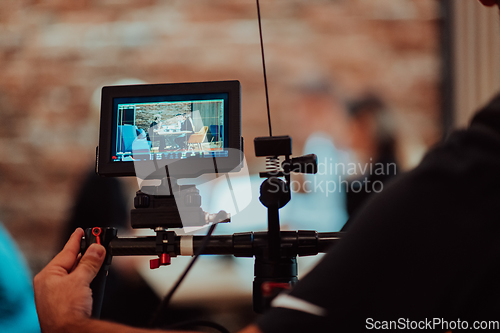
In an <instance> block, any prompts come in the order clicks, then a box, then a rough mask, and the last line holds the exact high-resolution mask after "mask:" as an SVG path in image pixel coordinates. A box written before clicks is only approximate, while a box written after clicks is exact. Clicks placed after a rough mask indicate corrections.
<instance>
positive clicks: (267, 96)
mask: <svg viewBox="0 0 500 333" xmlns="http://www.w3.org/2000/svg"><path fill="white" fill-rule="evenodd" d="M257 16H258V18H259V34H260V50H261V53H262V69H263V70H264V86H265V89H266V103H267V122H268V124H269V136H273V130H272V129H271V111H269V93H268V91H267V74H266V59H265V57H264V41H263V39H262V24H261V23H260V6H259V0H257Z"/></svg>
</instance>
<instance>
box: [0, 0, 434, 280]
mask: <svg viewBox="0 0 500 333" xmlns="http://www.w3.org/2000/svg"><path fill="white" fill-rule="evenodd" d="M261 10H262V16H263V30H264V42H265V46H266V57H267V68H268V79H269V86H270V99H271V111H272V119H273V121H274V123H273V134H290V135H292V136H293V138H294V150H295V153H297V154H299V153H300V150H301V148H302V146H303V144H304V141H305V139H306V138H307V136H308V135H309V134H311V132H312V131H314V130H317V129H321V130H324V131H333V130H332V129H331V128H334V126H333V125H332V127H331V128H329V127H328V122H323V125H312V124H313V123H308V122H307V121H306V122H304V121H303V119H304V117H302V116H301V115H298V114H297V112H298V111H295V110H296V109H297V108H296V105H297V103H299V99H300V97H299V95H300V92H299V90H298V88H297V87H300V86H301V85H302V84H303V83H304V82H306V81H308V80H311V79H314V78H321V80H327V81H329V82H332V83H333V84H334V85H335V86H336V88H337V90H338V91H339V92H340V93H341V94H342V95H345V96H347V97H353V96H356V95H357V94H359V93H361V92H364V91H366V90H371V91H376V92H378V93H380V94H381V95H382V96H383V97H384V98H385V99H386V100H387V101H388V103H389V106H390V107H391V109H392V110H393V113H394V116H395V119H396V120H397V125H398V129H399V133H403V134H404V135H400V137H401V140H400V141H401V142H402V145H403V147H406V148H407V149H406V150H405V152H409V154H410V155H411V152H412V150H411V148H412V147H425V146H428V145H429V144H432V143H433V142H435V141H436V139H437V138H438V137H439V134H440V129H439V116H440V115H439V89H438V87H439V84H440V81H439V80H440V78H439V70H440V57H439V44H438V41H439V31H438V25H439V20H440V17H439V10H438V2H437V1H435V0H376V1H374V0H330V1H327V0H286V1H285V0H273V1H266V0H262V4H261ZM257 29H258V25H257V21H256V10H255V3H254V1H253V0H178V1H160V0H157V1H155V0H71V1H67V0H30V1H28V0H24V1H23V0H15V1H14V0H4V1H1V2H0V70H1V75H0V115H1V117H0V154H1V156H2V158H1V159H0V220H1V221H2V222H3V223H4V224H5V225H6V226H7V228H8V229H9V230H10V231H11V232H12V234H13V235H14V236H15V238H16V239H17V241H18V242H19V244H20V245H21V248H22V249H23V251H24V252H25V254H26V255H27V256H28V258H29V260H30V264H31V266H32V267H33V269H34V270H35V271H36V270H38V269H39V268H40V267H41V266H42V265H44V264H45V263H46V262H47V260H48V259H49V258H50V257H51V256H52V255H53V254H54V251H55V249H56V245H57V244H58V243H57V242H56V241H55V240H56V238H57V237H58V236H59V231H58V230H59V229H58V228H59V227H60V226H61V225H62V223H64V220H65V218H66V216H67V213H68V210H69V209H70V208H71V205H72V201H73V197H74V194H75V191H76V189H77V187H78V184H79V182H80V181H81V179H82V174H83V173H85V172H86V171H87V170H89V169H90V168H92V166H93V163H94V151H95V146H96V145H97V133H98V132H97V130H98V101H99V93H98V90H99V89H100V87H102V86H103V85H106V84H112V83H113V82H116V81H118V80H121V79H127V78H132V79H138V80H142V81H144V82H148V83H160V82H185V81H204V80H226V79H238V80H240V81H241V84H242V124H243V135H244V137H245V138H246V152H247V158H249V162H250V167H251V170H252V171H256V170H257V167H258V166H259V165H257V164H256V163H255V160H254V159H253V158H252V155H253V147H252V144H251V143H252V139H253V137H255V136H263V135H267V122H266V114H265V112H266V111H265V95H264V87H263V79H262V68H261V66H262V65H261V58H260V48H259V37H258V30H257ZM96 91H97V93H96ZM96 101H97V102H96ZM325 124H326V125H325ZM315 126H323V127H322V128H315ZM332 135H334V133H332ZM418 154H419V152H417V156H418ZM132 196H133V193H131V197H132Z"/></svg>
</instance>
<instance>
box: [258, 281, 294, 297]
mask: <svg viewBox="0 0 500 333" xmlns="http://www.w3.org/2000/svg"><path fill="white" fill-rule="evenodd" d="M291 287H292V286H291V285H290V283H287V282H264V283H263V284H262V286H261V290H262V294H263V295H264V296H271V295H273V294H274V293H275V292H276V291H278V292H281V291H282V290H284V289H290V288H291ZM278 289H279V290H278Z"/></svg>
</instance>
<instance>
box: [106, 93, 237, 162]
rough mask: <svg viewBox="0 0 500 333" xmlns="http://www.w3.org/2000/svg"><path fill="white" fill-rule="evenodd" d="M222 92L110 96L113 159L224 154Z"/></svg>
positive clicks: (223, 103) (224, 105)
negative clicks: (113, 135) (111, 102)
mask: <svg viewBox="0 0 500 333" xmlns="http://www.w3.org/2000/svg"><path fill="white" fill-rule="evenodd" d="M227 99H228V96H227V94H224V93H218V94H202V95H189V96H186V95H184V96H182V95H179V96H147V97H144V96H143V97H124V98H115V99H114V103H113V104H114V107H113V109H114V111H115V115H116V118H115V126H114V127H115V137H114V140H113V141H114V142H113V147H112V161H113V162H126V161H149V160H153V159H155V160H164V159H175V160H178V159H185V158H204V157H207V158H212V157H225V156H227V149H225V148H227V144H226V135H225V132H224V130H225V126H224V125H225V120H226V119H225V117H224V115H225V113H226V109H227Z"/></svg>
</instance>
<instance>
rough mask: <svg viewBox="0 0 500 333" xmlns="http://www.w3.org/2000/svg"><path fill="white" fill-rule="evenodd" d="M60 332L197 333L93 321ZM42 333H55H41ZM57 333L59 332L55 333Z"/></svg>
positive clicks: (248, 331)
mask: <svg viewBox="0 0 500 333" xmlns="http://www.w3.org/2000/svg"><path fill="white" fill-rule="evenodd" d="M62 332H71V333H111V332H120V333H167V332H168V333H197V332H196V331H182V332H181V331H164V330H152V329H145V328H136V327H130V326H125V325H122V324H117V323H112V322H108V321H101V320H95V319H85V320H83V321H82V322H79V323H75V324H71V325H70V327H66V328H64V329H63V331H62ZM43 333H56V332H43ZM57 333H59V332H57ZM198 333H199V332H198ZM239 333H262V332H261V331H260V330H259V328H258V327H257V326H255V325H250V326H247V327H246V328H244V329H243V330H241V331H239Z"/></svg>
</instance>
